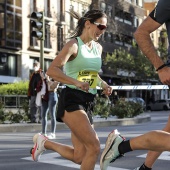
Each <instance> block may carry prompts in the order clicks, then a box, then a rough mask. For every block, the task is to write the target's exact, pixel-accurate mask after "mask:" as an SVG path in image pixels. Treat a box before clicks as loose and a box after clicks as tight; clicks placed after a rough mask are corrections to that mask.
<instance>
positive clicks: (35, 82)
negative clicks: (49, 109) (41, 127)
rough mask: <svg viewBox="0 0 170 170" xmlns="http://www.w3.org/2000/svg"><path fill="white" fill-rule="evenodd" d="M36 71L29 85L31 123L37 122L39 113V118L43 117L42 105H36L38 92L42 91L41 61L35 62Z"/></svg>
mask: <svg viewBox="0 0 170 170" xmlns="http://www.w3.org/2000/svg"><path fill="white" fill-rule="evenodd" d="M33 68H34V72H33V73H32V75H31V77H30V81H29V86H28V98H29V107H30V118H31V123H37V122H38V121H37V115H39V120H40V119H41V106H39V105H36V97H37V93H38V92H40V91H41V88H42V78H41V74H42V72H43V71H42V70H41V69H40V63H39V62H38V61H34V63H33Z"/></svg>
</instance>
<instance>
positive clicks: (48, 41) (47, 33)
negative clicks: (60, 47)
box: [44, 24, 51, 48]
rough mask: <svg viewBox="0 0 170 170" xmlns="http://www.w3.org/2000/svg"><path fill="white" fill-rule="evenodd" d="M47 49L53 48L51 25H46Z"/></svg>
mask: <svg viewBox="0 0 170 170" xmlns="http://www.w3.org/2000/svg"><path fill="white" fill-rule="evenodd" d="M44 47H45V48H51V43H50V25H47V24H46V25H45V41H44Z"/></svg>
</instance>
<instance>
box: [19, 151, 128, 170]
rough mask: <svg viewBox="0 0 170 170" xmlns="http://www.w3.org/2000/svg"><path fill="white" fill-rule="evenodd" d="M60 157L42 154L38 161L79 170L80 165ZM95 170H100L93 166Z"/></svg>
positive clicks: (109, 168) (109, 169) (110, 169)
mask: <svg viewBox="0 0 170 170" xmlns="http://www.w3.org/2000/svg"><path fill="white" fill-rule="evenodd" d="M60 157H61V156H60V155H59V154H58V153H48V154H43V155H42V156H41V159H40V160H39V162H40V163H47V164H53V165H57V166H64V167H70V168H75V169H80V165H77V164H75V163H73V162H71V161H68V160H64V159H60ZM57 158H59V159H57ZM22 159H24V160H28V161H33V160H32V158H31V157H25V158H22ZM113 168H114V170H129V169H123V168H117V167H111V166H109V167H108V168H107V170H113ZM95 170H100V165H99V164H96V165H95Z"/></svg>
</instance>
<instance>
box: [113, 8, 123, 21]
mask: <svg viewBox="0 0 170 170" xmlns="http://www.w3.org/2000/svg"><path fill="white" fill-rule="evenodd" d="M115 20H119V21H120V22H123V10H120V9H118V8H116V9H115Z"/></svg>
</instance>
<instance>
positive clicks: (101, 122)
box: [0, 112, 151, 133]
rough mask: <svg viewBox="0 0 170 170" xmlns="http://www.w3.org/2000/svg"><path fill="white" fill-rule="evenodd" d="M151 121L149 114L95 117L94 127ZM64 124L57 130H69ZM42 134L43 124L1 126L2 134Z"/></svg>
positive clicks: (59, 124)
mask: <svg viewBox="0 0 170 170" xmlns="http://www.w3.org/2000/svg"><path fill="white" fill-rule="evenodd" d="M150 120H151V117H150V114H149V113H147V112H146V113H142V114H141V115H139V116H137V117H134V118H124V119H117V118H116V117H109V118H107V119H105V118H97V117H94V127H106V126H126V125H135V124H138V123H143V122H148V121H150ZM67 128H68V127H67V126H66V125H65V124H64V123H59V122H57V127H56V129H58V130H60V129H67ZM48 130H50V121H48ZM37 131H39V132H41V124H38V123H13V124H0V133H5V132H37Z"/></svg>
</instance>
